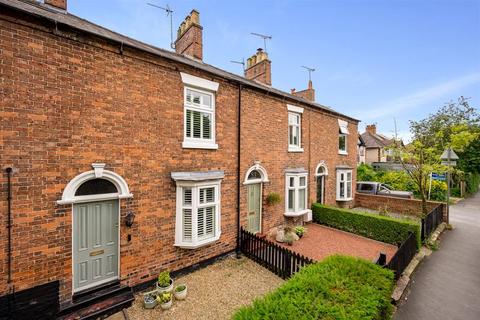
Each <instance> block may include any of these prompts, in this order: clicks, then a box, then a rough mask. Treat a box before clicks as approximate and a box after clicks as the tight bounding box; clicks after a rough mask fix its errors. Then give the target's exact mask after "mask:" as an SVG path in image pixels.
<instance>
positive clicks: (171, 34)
mask: <svg viewBox="0 0 480 320" xmlns="http://www.w3.org/2000/svg"><path fill="white" fill-rule="evenodd" d="M147 5H149V6H151V7H155V8H157V9H162V10H163V11H165V13H166V16H167V17H168V16H170V47H171V48H172V49H175V44H174V43H173V10H172V9H171V8H170V6H169V5H168V4H167V5H166V6H165V8H164V7H160V6H158V5H156V4H153V3H150V2H147Z"/></svg>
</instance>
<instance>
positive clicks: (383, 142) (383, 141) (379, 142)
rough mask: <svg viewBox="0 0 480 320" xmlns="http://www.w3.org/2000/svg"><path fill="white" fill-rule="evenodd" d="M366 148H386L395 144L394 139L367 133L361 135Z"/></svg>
mask: <svg viewBox="0 0 480 320" xmlns="http://www.w3.org/2000/svg"><path fill="white" fill-rule="evenodd" d="M361 137H362V139H363V141H364V142H365V147H366V148H385V147H388V146H390V145H392V144H393V143H394V142H395V139H393V138H387V137H385V136H384V135H381V134H373V133H370V132H368V131H365V132H364V133H362V134H361Z"/></svg>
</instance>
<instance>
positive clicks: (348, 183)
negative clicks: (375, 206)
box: [337, 170, 353, 201]
mask: <svg viewBox="0 0 480 320" xmlns="http://www.w3.org/2000/svg"><path fill="white" fill-rule="evenodd" d="M352 199H353V198H352V170H337V201H350V200H352Z"/></svg>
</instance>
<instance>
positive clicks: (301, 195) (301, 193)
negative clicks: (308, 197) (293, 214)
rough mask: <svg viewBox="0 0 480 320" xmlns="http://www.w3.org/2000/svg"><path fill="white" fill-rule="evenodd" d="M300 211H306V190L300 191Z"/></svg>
mask: <svg viewBox="0 0 480 320" xmlns="http://www.w3.org/2000/svg"><path fill="white" fill-rule="evenodd" d="M298 210H305V189H299V190H298Z"/></svg>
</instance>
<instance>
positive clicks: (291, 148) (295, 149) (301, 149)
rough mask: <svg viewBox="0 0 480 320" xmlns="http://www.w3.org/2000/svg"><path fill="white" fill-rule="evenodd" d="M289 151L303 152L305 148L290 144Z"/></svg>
mask: <svg viewBox="0 0 480 320" xmlns="http://www.w3.org/2000/svg"><path fill="white" fill-rule="evenodd" d="M288 152H303V148H299V147H291V146H289V147H288Z"/></svg>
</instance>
